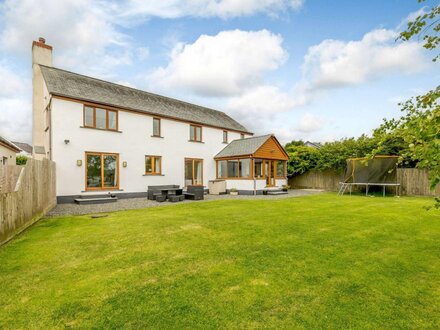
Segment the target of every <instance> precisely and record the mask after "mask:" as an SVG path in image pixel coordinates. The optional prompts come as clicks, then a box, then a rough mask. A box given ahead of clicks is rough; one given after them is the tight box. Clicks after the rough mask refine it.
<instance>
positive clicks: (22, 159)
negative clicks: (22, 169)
mask: <svg viewBox="0 0 440 330" xmlns="http://www.w3.org/2000/svg"><path fill="white" fill-rule="evenodd" d="M27 160H28V158H27V157H26V156H23V155H18V156H17V158H16V161H15V164H17V165H26V162H27Z"/></svg>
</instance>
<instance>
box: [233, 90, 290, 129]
mask: <svg viewBox="0 0 440 330" xmlns="http://www.w3.org/2000/svg"><path fill="white" fill-rule="evenodd" d="M294 106H295V102H294V101H293V100H292V98H291V96H290V95H288V94H286V93H283V92H282V91H280V90H279V88H277V87H275V86H269V85H263V86H258V87H256V88H254V89H252V90H250V91H249V92H247V93H244V94H243V95H241V96H236V97H231V98H228V100H227V102H226V106H225V110H226V112H228V113H229V114H230V115H231V116H233V117H234V118H236V119H237V120H239V121H240V122H242V123H243V124H244V125H245V126H246V127H248V128H249V129H251V130H256V131H258V132H259V131H262V130H264V129H266V128H267V126H268V125H267V124H268V122H270V121H271V120H272V119H273V118H274V117H275V116H276V115H277V114H280V113H282V112H287V111H289V110H291V109H292V108H293V107H294Z"/></svg>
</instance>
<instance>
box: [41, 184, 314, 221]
mask: <svg viewBox="0 0 440 330" xmlns="http://www.w3.org/2000/svg"><path fill="white" fill-rule="evenodd" d="M320 192H322V190H317V189H292V190H289V192H288V194H286V195H279V196H268V195H256V196H253V195H237V196H233V195H205V199H204V200H203V201H193V200H188V199H185V200H184V201H182V202H179V203H170V202H164V203H158V202H156V201H154V200H148V198H128V199H119V200H118V201H117V202H116V203H109V204H90V205H77V204H58V205H57V206H56V207H55V208H54V209H52V210H51V211H50V212H49V213H48V214H47V215H46V216H48V217H52V216H59V215H82V214H92V213H102V212H115V211H122V210H134V209H143V208H147V207H158V206H170V205H176V204H182V203H194V202H195V203H203V202H209V201H215V200H228V199H238V200H243V199H251V200H252V199H282V198H290V197H299V196H305V195H312V194H318V193H320Z"/></svg>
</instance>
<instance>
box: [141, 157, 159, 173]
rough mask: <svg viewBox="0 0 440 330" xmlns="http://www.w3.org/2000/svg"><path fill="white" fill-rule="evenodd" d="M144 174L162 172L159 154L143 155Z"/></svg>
mask: <svg viewBox="0 0 440 330" xmlns="http://www.w3.org/2000/svg"><path fill="white" fill-rule="evenodd" d="M145 174H150V175H161V174H162V157H161V156H145Z"/></svg>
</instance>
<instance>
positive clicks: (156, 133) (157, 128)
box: [153, 118, 160, 136]
mask: <svg viewBox="0 0 440 330" xmlns="http://www.w3.org/2000/svg"><path fill="white" fill-rule="evenodd" d="M153 135H154V136H160V119H158V118H153Z"/></svg>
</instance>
